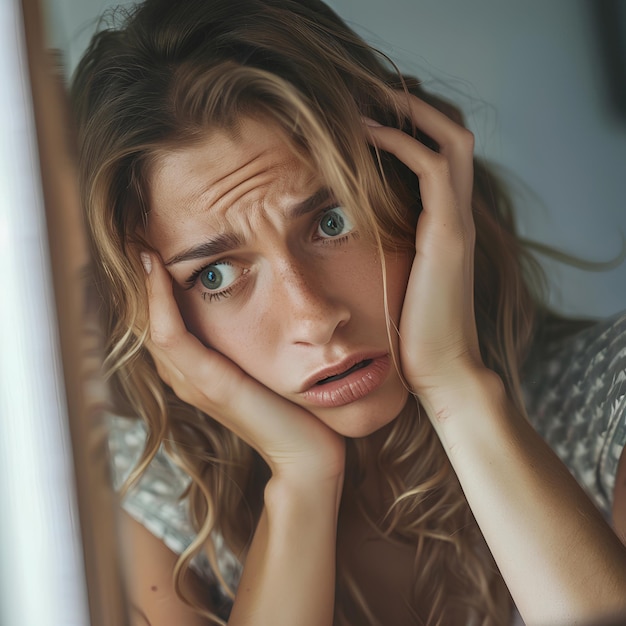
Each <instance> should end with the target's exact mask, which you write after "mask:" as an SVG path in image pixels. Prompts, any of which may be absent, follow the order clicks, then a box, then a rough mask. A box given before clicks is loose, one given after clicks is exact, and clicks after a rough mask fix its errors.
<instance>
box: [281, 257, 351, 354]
mask: <svg viewBox="0 0 626 626" xmlns="http://www.w3.org/2000/svg"><path fill="white" fill-rule="evenodd" d="M336 269H337V268H336V267H335V268H333V269H332V270H331V268H328V267H326V266H325V265H324V264H318V263H316V262H315V261H310V260H309V261H308V262H307V260H306V259H303V260H297V259H295V258H290V259H285V260H284V261H283V262H282V263H281V264H280V266H279V270H278V271H277V272H276V274H275V280H276V283H278V284H277V285H276V291H275V293H276V294H277V302H276V304H277V305H278V307H279V309H278V310H279V311H281V316H282V319H281V321H282V324H281V326H282V328H283V332H285V329H287V330H286V332H287V333H288V340H289V341H290V342H292V343H296V344H309V345H325V344H327V343H329V342H330V340H331V339H332V338H333V336H334V334H335V332H336V331H337V330H338V329H339V328H341V327H343V326H345V325H346V324H347V323H348V321H349V320H350V309H349V307H348V305H347V303H346V299H345V282H344V281H342V280H341V276H340V274H338V273H337V271H336Z"/></svg>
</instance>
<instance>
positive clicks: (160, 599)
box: [120, 512, 214, 626]
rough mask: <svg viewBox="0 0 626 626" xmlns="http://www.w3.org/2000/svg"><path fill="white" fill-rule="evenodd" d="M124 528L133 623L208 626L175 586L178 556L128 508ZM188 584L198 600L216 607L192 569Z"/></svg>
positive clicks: (123, 515) (125, 562) (207, 606)
mask: <svg viewBox="0 0 626 626" xmlns="http://www.w3.org/2000/svg"><path fill="white" fill-rule="evenodd" d="M120 530H121V537H122V545H123V557H124V573H125V577H126V581H127V591H128V601H129V609H130V619H131V622H130V623H131V625H132V626H172V624H177V625H179V626H207V625H208V624H209V621H208V620H206V619H204V618H203V617H200V615H199V614H198V613H197V612H195V611H193V610H192V609H191V608H190V607H189V606H188V605H187V604H185V603H184V602H183V601H182V600H181V599H180V598H179V597H178V596H177V594H176V591H175V590H174V581H173V578H172V572H173V570H174V565H175V563H176V560H177V559H178V556H177V555H176V554H174V553H173V552H172V551H171V550H170V549H169V548H168V547H167V546H166V545H165V544H164V543H163V542H162V541H161V540H160V539H158V538H157V537H155V536H154V535H153V534H152V533H151V532H150V531H149V530H147V529H146V528H144V527H143V526H142V525H141V524H140V523H139V522H137V521H135V520H134V519H133V518H132V517H130V515H128V514H127V513H124V512H122V514H121V529H120ZM185 586H186V588H187V592H188V593H189V594H190V596H191V597H192V598H193V599H194V600H195V601H196V602H197V603H198V604H200V605H202V606H205V607H206V608H207V609H210V610H212V609H213V608H214V607H212V606H211V605H210V603H209V601H208V595H207V590H206V588H205V587H204V585H203V583H202V582H201V581H200V580H199V579H198V578H197V576H196V575H195V574H193V573H192V572H190V573H189V574H188V575H187V577H186V580H185Z"/></svg>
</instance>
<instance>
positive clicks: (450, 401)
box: [418, 366, 516, 447]
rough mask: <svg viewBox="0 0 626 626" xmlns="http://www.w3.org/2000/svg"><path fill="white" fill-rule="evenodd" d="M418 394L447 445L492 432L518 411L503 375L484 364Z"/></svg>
mask: <svg viewBox="0 0 626 626" xmlns="http://www.w3.org/2000/svg"><path fill="white" fill-rule="evenodd" d="M418 398H419V400H420V404H421V405H422V407H423V408H424V410H425V411H426V413H427V414H428V417H429V419H430V421H431V422H432V424H433V426H434V428H435V430H436V431H437V434H438V435H439V437H440V439H442V442H443V443H444V446H446V443H448V445H452V444H453V443H454V442H461V441H471V440H473V439H475V438H477V437H481V436H482V435H483V434H484V435H487V433H490V434H491V433H492V432H493V428H494V427H499V426H502V425H503V422H505V421H507V420H510V418H511V417H512V416H513V414H514V413H516V412H515V411H513V408H512V405H511V402H510V400H509V397H508V395H507V392H506V388H505V386H504V383H503V381H502V379H501V378H500V376H498V374H496V373H495V372H494V371H493V370H490V369H488V368H486V367H484V366H481V367H477V368H471V369H468V370H466V371H465V372H463V373H462V374H460V375H457V376H455V377H454V378H453V379H451V380H449V381H447V382H446V383H445V384H440V385H433V386H430V387H429V388H428V390H427V391H425V392H424V393H422V394H420V395H418ZM446 447H447V446H446Z"/></svg>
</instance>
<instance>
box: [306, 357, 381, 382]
mask: <svg viewBox="0 0 626 626" xmlns="http://www.w3.org/2000/svg"><path fill="white" fill-rule="evenodd" d="M372 361H373V359H365V360H364V361H361V362H360V363H357V364H356V365H353V366H352V367H351V368H350V369H347V370H346V371H345V372H342V373H341V374H335V375H334V376H328V378H323V379H322V380H320V381H318V382H316V383H315V384H316V385H325V384H326V383H332V382H333V381H334V380H341V379H342V378H345V377H346V376H349V375H350V374H352V372H356V371H357V370H360V369H363V368H364V367H367V366H368V365H369V364H370V363H371V362H372Z"/></svg>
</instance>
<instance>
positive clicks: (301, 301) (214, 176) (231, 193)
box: [147, 119, 411, 437]
mask: <svg viewBox="0 0 626 626" xmlns="http://www.w3.org/2000/svg"><path fill="white" fill-rule="evenodd" d="M239 131H240V132H238V133H237V135H233V134H231V133H226V132H223V131H215V132H211V133H209V134H207V137H206V140H205V141H203V142H202V143H200V144H197V145H194V146H192V147H188V148H184V149H181V150H178V151H175V152H169V153H166V154H164V155H162V156H161V157H160V158H159V159H158V160H157V162H156V164H155V166H154V167H153V169H152V176H151V178H150V187H149V192H150V199H149V201H150V213H149V216H148V225H147V237H148V240H149V242H150V243H151V244H152V245H153V246H154V248H155V249H156V250H157V251H158V252H159V253H160V255H161V257H162V259H163V261H164V262H165V264H166V267H167V269H168V271H169V272H170V274H171V275H172V278H173V284H174V293H175V296H176V299H177V301H178V304H179V307H180V310H181V313H182V315H183V318H184V320H185V323H186V325H187V327H188V329H189V330H190V331H191V332H193V333H194V334H195V335H196V336H197V337H198V338H199V339H200V340H201V341H203V342H204V344H205V345H207V346H210V347H211V348H213V349H215V350H218V351H219V352H221V353H222V354H224V355H225V356H227V357H229V358H230V359H231V360H232V361H234V362H235V363H236V364H237V365H238V366H239V367H241V368H242V369H243V370H244V371H246V372H247V373H248V374H249V375H250V376H253V377H254V378H256V379H257V380H258V381H260V382H261V383H263V384H264V385H266V386H267V387H269V388H270V389H272V390H273V391H275V392H276V393H278V394H280V395H281V396H283V397H285V398H287V399H289V400H291V401H293V402H295V403H296V404H298V405H301V406H303V407H305V408H307V409H309V410H310V411H311V412H312V413H313V414H315V415H316V416H317V417H318V418H319V419H320V420H322V421H323V422H324V423H326V424H327V425H328V426H330V427H331V428H332V429H334V430H335V431H337V432H339V433H341V434H343V435H346V436H350V437H362V436H365V435H368V434H370V433H372V432H374V431H375V430H377V429H378V428H380V427H382V426H383V425H385V424H388V423H389V422H390V421H391V420H392V419H393V418H394V417H395V416H396V415H397V414H398V413H399V412H400V410H401V409H402V407H403V406H404V403H405V401H406V398H407V392H406V390H405V389H404V387H403V385H402V383H401V381H400V378H399V376H398V374H397V372H396V370H395V367H394V364H393V359H392V357H391V350H390V346H389V342H388V337H387V330H386V321H385V311H384V305H383V280H382V273H381V264H380V259H379V256H378V254H377V252H376V248H375V246H374V245H373V244H372V243H371V242H370V241H369V239H368V238H366V237H360V236H359V233H358V231H357V229H356V227H355V226H354V224H353V220H351V219H350V217H349V216H348V215H347V213H346V212H345V211H344V210H343V209H342V208H341V207H339V206H337V204H336V202H335V201H334V199H333V198H332V196H331V195H330V194H329V192H328V191H327V189H326V188H325V187H324V185H323V182H322V181H321V180H320V179H319V177H317V176H316V175H315V173H314V172H312V171H311V169H309V168H308V167H307V166H306V165H305V164H304V163H303V162H302V161H301V160H299V159H297V158H296V157H295V156H294V154H293V153H292V152H291V151H290V149H289V147H288V145H287V144H286V142H285V141H284V140H283V139H282V136H281V134H280V132H278V131H277V130H276V129H275V128H273V127H272V126H271V125H267V124H262V123H260V122H258V121H253V120H249V119H246V120H244V121H242V123H241V125H240V126H239ZM410 261H411V259H410V258H409V255H407V254H402V255H400V254H398V255H397V256H391V255H390V256H388V257H386V263H387V290H388V306H389V313H390V316H391V319H392V320H393V321H394V322H395V323H396V324H397V323H398V320H399V316H400V310H401V307H402V302H403V298H404V291H405V287H406V283H407V279H408V272H409V268H410ZM395 343H396V338H395V337H394V344H395ZM393 348H394V349H395V348H397V345H394V346H393ZM396 353H397V351H396Z"/></svg>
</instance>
